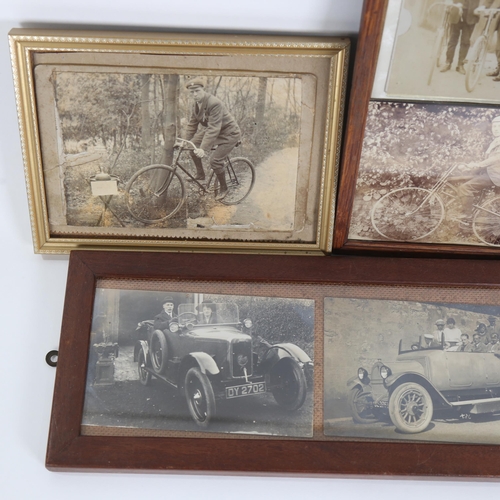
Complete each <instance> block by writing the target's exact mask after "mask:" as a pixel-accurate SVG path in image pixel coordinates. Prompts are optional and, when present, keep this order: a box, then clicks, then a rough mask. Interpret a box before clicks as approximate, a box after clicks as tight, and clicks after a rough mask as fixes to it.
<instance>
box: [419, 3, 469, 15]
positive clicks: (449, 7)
mask: <svg viewBox="0 0 500 500" xmlns="http://www.w3.org/2000/svg"><path fill="white" fill-rule="evenodd" d="M437 6H444V7H447V8H448V9H450V10H451V9H452V8H453V9H461V8H462V7H459V6H458V5H456V4H454V3H446V2H437V3H435V4H432V5H431V6H430V7H429V8H428V9H427V14H429V13H430V12H431V10H432V9H434V7H437Z"/></svg>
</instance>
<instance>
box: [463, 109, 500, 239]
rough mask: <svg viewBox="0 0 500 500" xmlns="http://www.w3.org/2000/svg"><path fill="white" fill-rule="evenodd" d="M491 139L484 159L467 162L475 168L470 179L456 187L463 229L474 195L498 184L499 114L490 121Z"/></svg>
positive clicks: (499, 152)
mask: <svg viewBox="0 0 500 500" xmlns="http://www.w3.org/2000/svg"><path fill="white" fill-rule="evenodd" d="M491 131H492V134H493V137H494V139H493V141H492V142H491V144H490V145H489V147H488V149H487V150H486V153H485V156H486V159H484V160H483V161H480V162H473V163H469V165H468V168H469V169H476V170H475V171H474V172H473V173H471V174H470V179H469V180H468V181H467V182H465V183H463V184H461V185H460V186H459V188H458V195H459V197H460V200H461V203H462V214H463V221H462V223H461V225H462V226H464V229H465V228H467V224H468V222H469V220H470V217H471V216H472V209H473V204H474V196H475V195H476V194H478V193H479V192H480V191H482V190H483V189H490V188H492V187H494V186H500V116H497V117H495V118H493V120H492V122H491Z"/></svg>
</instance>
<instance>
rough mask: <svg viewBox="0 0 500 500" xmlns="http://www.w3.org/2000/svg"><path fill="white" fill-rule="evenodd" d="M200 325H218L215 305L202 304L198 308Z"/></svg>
mask: <svg viewBox="0 0 500 500" xmlns="http://www.w3.org/2000/svg"><path fill="white" fill-rule="evenodd" d="M198 311H200V314H199V315H198V323H199V324H200V325H213V324H216V323H217V314H216V312H215V304H213V303H211V302H202V303H201V304H200V305H199V306H198Z"/></svg>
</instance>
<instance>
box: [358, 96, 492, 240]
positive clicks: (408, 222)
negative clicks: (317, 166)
mask: <svg viewBox="0 0 500 500" xmlns="http://www.w3.org/2000/svg"><path fill="white" fill-rule="evenodd" d="M497 186H500V111H499V110H498V109H496V108H493V107H485V106H482V107H475V106H474V107H472V106H460V105H455V104H443V103H439V104H423V103H403V102H379V101H372V102H371V103H370V107H369V111H368V119H367V126H366V130H365V136H364V141H363V149H362V153H361V161H360V167H359V173H358V178H357V183H356V191H355V197H354V203H353V212H352V219H351V225H350V229H349V238H350V239H354V240H371V241H401V242H423V243H436V244H438V243H445V244H455V245H476V246H491V247H499V246H500V197H499V193H498V188H497Z"/></svg>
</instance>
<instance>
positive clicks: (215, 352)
mask: <svg viewBox="0 0 500 500" xmlns="http://www.w3.org/2000/svg"><path fill="white" fill-rule="evenodd" d="M313 348H314V301H313V300H306V299H287V298H277V297H256V296H240V295H220V294H207V293H181V292H179V291H172V292H168V291H157V290H156V291H155V290H140V289H131V290H129V289H116V288H97V290H96V298H95V306H94V314H93V322H92V332H91V339H90V351H89V362H88V375H87V385H86V396H85V406H84V412H83V420H82V432H83V433H84V434H86V435H109V433H110V432H112V433H114V434H115V435H124V433H125V434H126V433H127V432H129V433H130V432H133V435H135V436H141V435H142V436H148V435H161V433H165V432H169V433H172V432H178V433H184V434H182V435H189V432H191V433H192V432H198V431H203V432H210V433H223V434H253V435H256V436H286V437H311V436H312V432H313V356H314V351H313ZM186 433H188V434H186ZM170 435H171V434H170Z"/></svg>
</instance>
